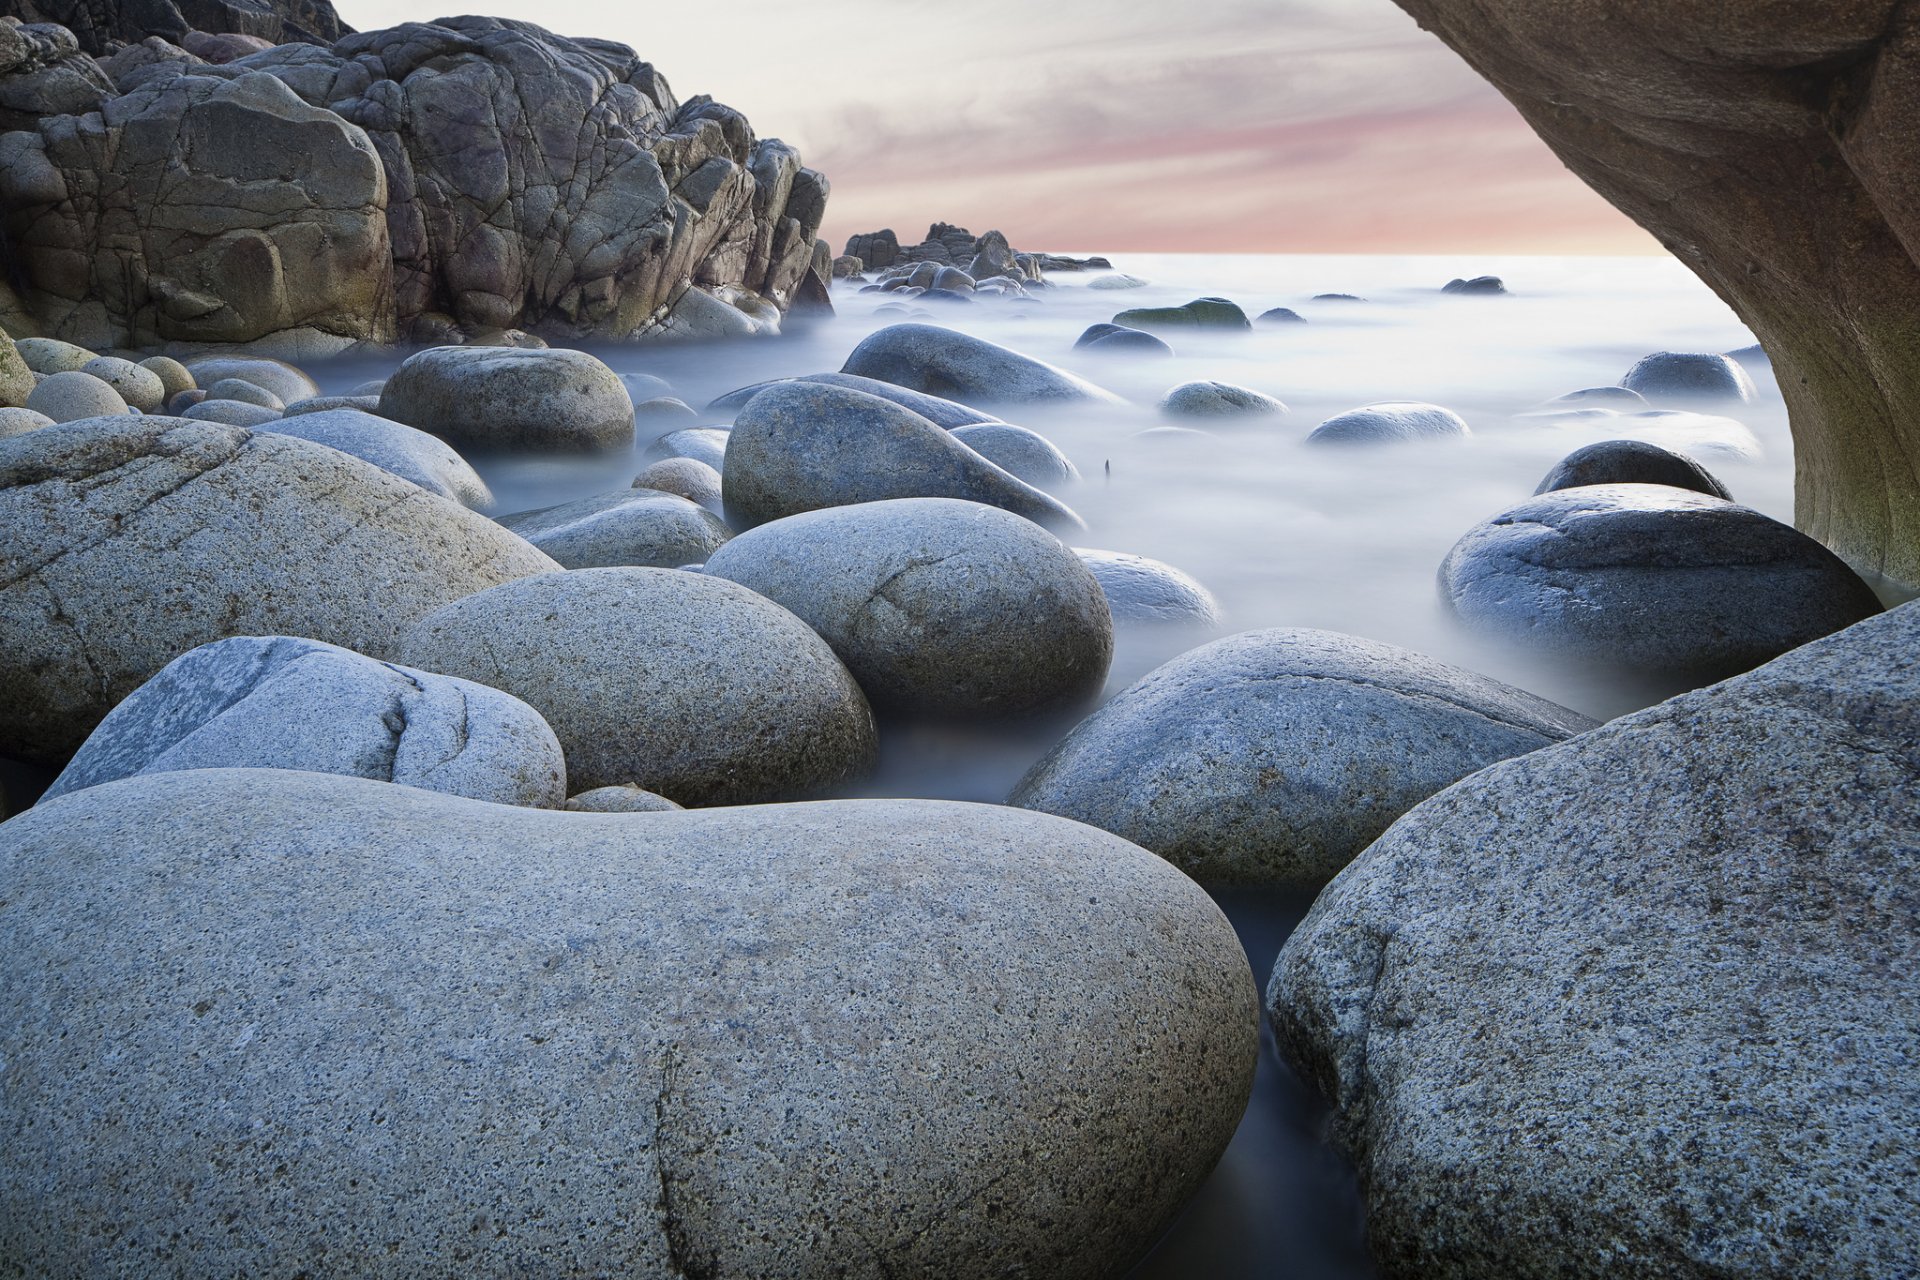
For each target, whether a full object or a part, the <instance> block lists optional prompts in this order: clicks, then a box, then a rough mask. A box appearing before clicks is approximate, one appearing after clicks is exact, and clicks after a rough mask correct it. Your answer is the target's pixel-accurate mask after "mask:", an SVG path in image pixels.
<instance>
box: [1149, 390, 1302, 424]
mask: <svg viewBox="0 0 1920 1280" xmlns="http://www.w3.org/2000/svg"><path fill="white" fill-rule="evenodd" d="M1286 411H1287V406H1286V405H1285V404H1283V403H1281V402H1280V401H1279V400H1276V399H1275V398H1274V397H1272V396H1270V395H1267V394H1266V393H1265V392H1262V391H1255V390H1254V389H1253V388H1252V387H1242V386H1236V385H1235V384H1233V383H1231V382H1183V383H1181V384H1180V385H1179V386H1177V387H1175V388H1173V389H1172V390H1171V391H1169V392H1167V394H1166V396H1165V397H1164V398H1163V399H1162V400H1161V401H1160V412H1162V413H1164V414H1166V415H1168V416H1169V417H1174V418H1260V417H1274V416H1277V415H1279V414H1283V413H1285V412H1286Z"/></svg>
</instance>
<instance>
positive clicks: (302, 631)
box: [0, 417, 557, 762]
mask: <svg viewBox="0 0 1920 1280" xmlns="http://www.w3.org/2000/svg"><path fill="white" fill-rule="evenodd" d="M556 567H557V566H555V565H554V563H553V561H552V560H550V559H548V558H547V557H546V556H544V555H542V554H541V553H540V552H539V551H536V550H535V549H534V548H533V547H531V546H529V545H528V544H527V543H526V541H525V540H523V539H521V538H519V537H516V536H515V535H513V534H511V533H508V532H507V531H506V530H504V529H502V528H500V527H499V526H498V525H496V524H494V523H493V522H492V521H491V520H488V519H486V518H485V517H483V516H479V515H476V514H474V513H472V512H470V511H466V510H463V509H462V508H460V507H458V506H456V505H455V504H453V503H451V502H448V501H446V500H444V499H442V498H438V497H435V496H434V495H432V494H430V493H427V492H426V491H425V490H422V489H420V488H418V487H416V486H414V485H412V484H409V483H407V482H406V481H404V480H401V479H398V478H397V477H395V476H391V475H388V474H387V473H386V472H384V471H382V470H380V469H379V468H378V467H375V466H373V465H372V464H370V463H366V462H362V461H361V460H360V459H358V458H354V457H350V456H348V455H347V454H344V453H340V452H339V451H337V450H334V449H328V448H325V447H323V446H321V445H317V444H312V443H310V442H308V441H305V440H295V439H291V438H289V437H287V436H279V435H270V434H265V433H261V434H254V433H252V432H249V431H246V430H244V429H242V428H239V427H227V426H221V425H218V424H215V423H205V422H186V421H183V420H181V419H177V418H161V417H118V418H98V419H91V420H86V421H81V422H75V423H68V424H65V425H62V426H57V427H46V428H42V429H41V430H38V431H34V432H31V433H29V434H27V435H23V436H16V437H14V438H13V439H10V440H0V583H4V584H5V585H4V586H0V754H5V755H9V756H18V757H21V758H24V759H30V760H38V761H49V762H57V761H60V760H62V759H64V758H65V757H66V756H67V755H69V754H71V753H72V751H73V750H74V749H75V748H76V747H78V746H79V745H80V742H81V740H82V739H84V738H85V737H86V736H87V734H88V733H89V732H90V731H91V730H92V729H93V727H94V726H95V725H96V724H98V723H99V722H100V720H101V718H102V717H103V716H105V715H106V714H107V712H108V711H109V710H111V709H112V708H113V706H114V705H115V704H116V703H118V702H119V701H120V700H121V699H123V698H125V697H126V696H127V695H128V694H130V693H132V692H133V691H134V690H135V689H136V688H138V687H139V686H140V685H141V684H144V683H145V682H146V681H147V680H148V679H149V678H151V677H152V676H153V675H154V673H155V672H157V671H159V670H160V668H162V667H164V666H165V665H166V664H167V663H168V662H170V661H171V660H172V659H173V658H175V657H176V656H178V655H179V654H182V653H185V652H186V651H187V650H189V649H192V648H195V647H196V646H199V645H202V644H205V643H207V642H208V641H210V640H219V639H222V638H224V637H227V636H232V635H299V636H308V637H311V638H313V639H316V640H324V641H327V642H329V643H333V644H340V645H344V646H345V647H347V648H349V649H353V650H355V651H357V652H360V653H365V654H370V655H372V656H374V657H380V658H385V657H393V656H396V655H395V652H394V651H395V649H396V647H397V642H398V640H399V638H400V635H401V633H402V632H403V631H405V629H406V628H407V627H408V626H409V625H410V624H411V623H412V622H413V621H414V620H415V619H417V618H419V617H421V616H422V615H424V614H426V613H428V612H430V611H432V610H433V609H435V608H437V607H438V606H440V605H442V604H445V603H447V602H448V601H450V600H457V599H459V598H460V597H462V596H466V595H470V594H471V593H473V592H475V591H479V590H481V589H483V588H486V587H491V586H495V585H498V584H499V583H502V582H508V581H511V580H512V579H514V578H519V577H524V576H526V575H527V574H534V573H544V572H547V571H550V570H552V569H554V568H556ZM483 683H484V682H483Z"/></svg>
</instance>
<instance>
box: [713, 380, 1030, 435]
mask: <svg viewBox="0 0 1920 1280" xmlns="http://www.w3.org/2000/svg"><path fill="white" fill-rule="evenodd" d="M787 382H817V383H819V384H820V385H821V386H826V387H843V388H845V389H846V390H848V391H864V392H866V393H867V394H868V395H870V396H879V397H880V398H881V399H882V400H891V401H892V402H893V403H895V404H897V405H899V406H901V407H902V408H905V409H911V410H913V411H914V412H915V413H917V414H919V415H920V416H921V417H923V418H925V419H927V420H928V421H929V422H932V423H934V424H935V425H937V426H942V427H947V428H949V429H951V428H953V427H968V426H972V425H974V424H975V423H980V422H998V421H999V419H998V418H995V417H993V416H992V415H991V414H986V413H982V412H980V410H978V409H975V408H972V407H970V406H968V405H964V404H961V403H960V402H959V401H957V400H946V399H942V398H941V397H939V396H930V395H925V394H922V393H921V392H918V391H909V390H907V389H906V388H905V387H899V386H895V385H894V384H893V383H891V382H882V381H880V380H879V379H878V378H861V377H856V376H854V375H853V374H850V373H809V374H804V375H802V376H801V377H798V378H777V379H775V380H773V381H771V382H756V383H754V384H753V385H752V386H749V387H741V388H739V389H738V390H734V391H729V392H727V394H725V395H723V396H721V397H720V398H719V399H717V400H715V401H714V402H713V403H711V404H709V405H708V406H707V408H708V409H709V410H710V411H720V410H726V411H729V412H736V411H738V410H740V409H744V408H746V405H747V401H749V400H751V399H753V398H754V397H755V396H757V395H759V394H760V393H761V392H762V391H765V390H766V389H767V388H768V387H777V386H780V385H781V384H783V383H787Z"/></svg>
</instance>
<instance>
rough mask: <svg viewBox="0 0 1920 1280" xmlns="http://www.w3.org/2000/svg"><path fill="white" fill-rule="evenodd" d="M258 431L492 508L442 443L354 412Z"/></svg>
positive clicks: (473, 476) (321, 412) (310, 416)
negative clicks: (332, 451)
mask: <svg viewBox="0 0 1920 1280" xmlns="http://www.w3.org/2000/svg"><path fill="white" fill-rule="evenodd" d="M262 430H265V431H271V432H272V433H273V434H275V435H280V436H293V437H296V438H297V439H301V440H311V441H313V442H314V443H315V444H324V445H326V446H327V447H328V448H329V449H338V450H340V452H342V453H350V454H352V455H353V456H354V457H356V458H360V459H362V460H364V461H366V462H371V463H372V464H373V465H374V466H376V467H379V468H380V469H381V470H382V471H386V472H390V473H391V474H393V475H396V476H399V477H400V478H401V479H402V480H410V481H412V482H413V483H414V484H417V485H419V486H420V487H421V488H422V489H425V490H426V491H427V492H429V493H437V494H439V495H440V496H441V497H443V498H451V499H452V500H453V501H455V502H458V503H460V504H461V505H462V506H468V507H487V506H491V505H493V494H492V493H491V492H490V491H489V490H488V489H487V484H486V481H484V480H482V479H481V478H480V475H479V473H478V472H476V471H475V470H474V469H473V467H472V466H471V465H470V464H469V463H468V462H467V460H466V459H465V458H463V457H461V456H460V455H459V454H458V453H456V452H454V450H453V449H452V448H451V447H449V446H448V445H447V443H446V442H445V441H444V440H441V439H439V438H438V437H436V436H430V435H428V434H427V433H426V432H424V431H416V430H415V429H414V428H412V427H409V426H406V425H405V424H403V423H399V422H395V421H393V420H392V419H391V418H383V417H380V416H379V415H378V414H372V413H364V412H362V411H361V410H358V409H318V410H315V411H313V412H311V413H297V414H294V415H293V416H292V417H286V416H282V417H281V418H279V419H278V420H277V421H274V422H271V423H268V424H266V425H264V426H263V427H262Z"/></svg>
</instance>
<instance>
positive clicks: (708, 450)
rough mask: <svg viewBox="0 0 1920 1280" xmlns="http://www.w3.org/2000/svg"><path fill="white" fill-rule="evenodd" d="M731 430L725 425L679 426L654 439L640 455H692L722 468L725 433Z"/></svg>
mask: <svg viewBox="0 0 1920 1280" xmlns="http://www.w3.org/2000/svg"><path fill="white" fill-rule="evenodd" d="M731 434H732V432H730V431H729V430H728V429H727V428H726V427H682V428H681V429H680V430H678V431H669V432H667V434H665V435H663V436H661V437H660V438H659V439H658V440H655V441H654V442H653V443H652V444H650V445H648V446H647V450H646V452H645V453H643V454H641V455H640V456H641V458H642V459H644V460H645V461H648V462H664V461H666V460H667V459H669V458H692V459H693V460H694V461H695V462H704V463H706V464H707V465H708V466H710V467H712V468H713V469H714V470H715V471H721V470H724V469H725V467H726V463H727V437H728V436H729V435H731Z"/></svg>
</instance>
